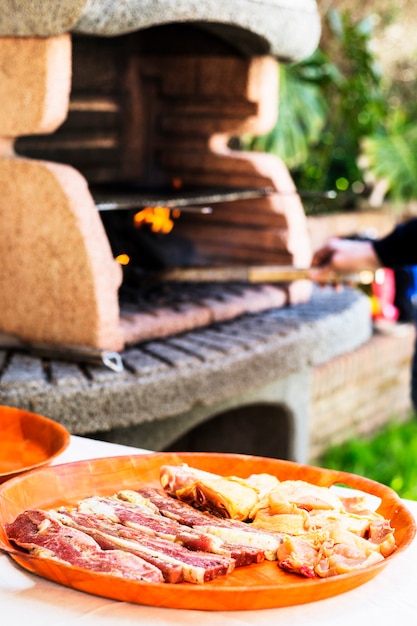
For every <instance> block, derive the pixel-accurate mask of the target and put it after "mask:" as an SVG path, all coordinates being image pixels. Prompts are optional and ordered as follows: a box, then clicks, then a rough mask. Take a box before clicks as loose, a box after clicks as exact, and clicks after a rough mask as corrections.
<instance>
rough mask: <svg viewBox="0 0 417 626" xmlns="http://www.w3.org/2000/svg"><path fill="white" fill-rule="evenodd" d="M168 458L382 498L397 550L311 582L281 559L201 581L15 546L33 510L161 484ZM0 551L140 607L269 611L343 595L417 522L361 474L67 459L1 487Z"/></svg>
mask: <svg viewBox="0 0 417 626" xmlns="http://www.w3.org/2000/svg"><path fill="white" fill-rule="evenodd" d="M164 463H168V464H179V463H188V464H189V465H190V466H192V467H196V468H200V469H204V470H207V471H211V472H215V473H218V474H223V475H225V476H230V475H234V476H241V477H243V478H246V477H248V476H249V475H250V474H254V473H262V472H265V473H269V474H273V475H275V476H277V477H278V478H279V479H280V480H305V481H308V482H311V483H313V484H316V485H321V486H324V487H330V486H331V485H334V484H344V485H347V486H349V487H353V488H355V489H359V490H361V491H363V492H365V493H369V494H372V495H374V496H377V497H378V498H380V500H381V505H380V507H379V509H378V510H379V512H380V513H381V514H382V515H384V517H386V518H388V519H390V520H391V525H392V526H393V528H394V529H395V537H396V542H397V549H396V551H395V552H394V553H393V554H392V555H391V556H389V557H388V558H387V559H385V560H384V561H383V562H381V563H377V564H375V565H372V566H370V567H367V568H365V569H361V570H357V571H354V572H350V573H348V574H342V575H340V576H335V577H332V578H326V579H320V578H317V579H306V578H302V577H300V576H297V575H295V574H290V573H288V572H285V571H283V570H281V569H279V567H278V566H277V564H276V562H264V563H261V564H256V565H250V566H248V567H241V568H238V569H236V570H235V571H234V572H233V573H232V574H229V575H228V576H224V577H222V578H219V579H217V580H214V581H212V582H209V583H206V584H203V585H193V584H190V583H180V584H176V585H174V584H168V583H165V584H152V583H140V582H132V581H127V580H122V579H118V578H116V577H112V576H108V575H105V574H100V573H92V572H88V571H86V570H83V569H80V568H76V567H73V566H70V565H65V564H61V563H55V562H53V561H48V560H45V559H39V558H36V557H33V556H31V555H28V554H24V553H23V552H19V551H17V550H15V549H13V547H12V546H11V544H10V543H9V541H8V539H7V537H6V534H5V532H4V524H7V523H9V522H11V521H13V520H14V519H15V518H16V517H17V515H19V513H21V512H23V511H24V510H25V509H29V508H35V507H38V508H46V507H52V506H57V505H58V504H66V503H71V502H73V503H74V502H76V501H78V500H80V499H82V498H85V497H87V496H91V495H110V494H113V493H115V492H116V491H118V490H120V489H127V488H129V489H135V488H139V487H141V486H144V485H153V486H157V487H159V486H160V483H159V468H160V466H161V465H163V464H164ZM0 525H1V526H0V549H3V550H5V551H7V552H9V553H10V556H11V558H13V559H14V560H15V561H16V562H17V563H18V564H20V565H21V566H22V567H24V568H25V569H27V570H29V571H30V572H33V573H35V574H38V575H39V576H43V577H44V578H47V579H50V580H52V581H55V582H57V583H60V584H62V585H66V586H68V587H72V588H73V589H79V590H81V591H84V592H87V593H92V594H96V595H99V596H104V597H107V598H112V599H115V600H123V601H127V602H134V603H138V604H146V605H150V606H158V607H171V608H181V609H202V610H222V611H225V610H236V611H237V610H246V609H252V610H253V609H265V608H276V607H281V606H289V605H295V604H303V603H306V602H312V601H316V600H320V599H323V598H328V597H331V596H335V595H338V594H340V593H344V592H345V591H348V590H350V589H353V588H355V587H358V586H359V585H361V584H363V583H365V582H367V581H368V580H370V579H372V578H373V577H374V576H376V575H377V574H378V573H379V572H380V571H381V570H382V569H383V568H384V567H386V566H389V563H390V561H391V560H392V559H393V558H395V557H396V555H398V554H399V553H400V552H401V551H403V550H404V549H405V548H407V546H408V545H409V544H410V543H411V541H412V540H413V538H414V536H415V533H416V524H415V521H414V518H413V516H412V515H411V513H410V512H409V511H408V509H407V508H406V507H405V506H404V505H403V503H402V501H401V500H400V498H399V497H398V496H397V495H396V494H395V492H394V491H392V490H391V489H390V488H389V487H386V486H384V485H381V484H380V483H377V482H374V481H371V480H369V479H366V478H362V477H360V476H356V475H355V474H348V473H344V472H337V471H334V470H328V469H322V468H318V467H313V466H306V465H300V464H298V463H293V462H291V461H283V460H279V459H269V458H263V457H255V456H246V455H237V454H217V453H172V454H166V453H154V454H146V455H137V456H128V457H125V456H123V457H111V458H104V459H94V460H91V461H80V462H77V463H68V464H65V465H58V466H55V467H47V468H45V469H40V470H36V471H34V472H31V473H29V474H24V475H22V476H19V477H17V478H14V479H12V480H10V481H8V482H6V483H4V484H3V485H1V487H0Z"/></svg>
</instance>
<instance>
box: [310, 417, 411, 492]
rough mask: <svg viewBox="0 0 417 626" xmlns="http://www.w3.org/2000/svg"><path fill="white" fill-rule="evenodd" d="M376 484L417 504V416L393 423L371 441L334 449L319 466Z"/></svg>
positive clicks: (363, 439) (364, 440) (326, 454)
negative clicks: (357, 475)
mask: <svg viewBox="0 0 417 626" xmlns="http://www.w3.org/2000/svg"><path fill="white" fill-rule="evenodd" d="M317 464H318V465H321V466H322V467H329V468H333V469H339V470H344V471H347V472H351V473H353V474H359V475H361V476H366V477H367V478H371V479H373V480H377V481H378V482H380V483H383V484H384V485H388V486H389V487H391V488H392V489H394V490H395V491H396V492H397V493H398V495H400V496H401V497H402V498H407V499H409V500H417V416H415V415H414V416H412V417H411V418H410V419H409V420H408V421H406V422H402V423H398V422H395V421H393V422H390V423H389V424H387V426H385V427H384V428H383V430H381V431H380V432H379V433H378V434H376V435H375V436H373V437H372V438H369V439H367V438H364V437H362V438H355V439H351V440H350V441H347V442H346V443H344V444H341V445H338V446H333V447H331V448H330V449H329V450H327V452H326V453H325V454H323V455H322V456H321V457H320V459H319V461H318V463H317Z"/></svg>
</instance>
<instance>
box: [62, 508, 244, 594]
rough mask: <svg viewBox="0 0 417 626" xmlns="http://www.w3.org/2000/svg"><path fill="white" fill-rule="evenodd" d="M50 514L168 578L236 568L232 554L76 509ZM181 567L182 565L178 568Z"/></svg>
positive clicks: (190, 578) (193, 578)
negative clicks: (190, 547) (198, 549)
mask: <svg viewBox="0 0 417 626" xmlns="http://www.w3.org/2000/svg"><path fill="white" fill-rule="evenodd" d="M51 515H53V516H54V517H56V518H57V519H59V521H60V522H61V523H62V524H64V525H66V526H68V527H70V528H76V529H78V530H80V531H82V532H83V533H86V534H88V535H91V537H93V539H94V540H95V541H96V542H97V543H98V544H99V545H100V546H101V547H102V548H103V549H105V550H108V549H115V548H116V549H121V550H126V551H128V552H130V553H132V554H135V555H137V556H139V557H141V558H142V559H144V560H146V561H149V562H150V563H152V565H154V566H156V567H158V568H159V569H161V571H162V573H163V575H164V579H165V580H166V582H174V583H176V582H182V581H186V582H190V583H205V582H208V581H210V580H214V579H215V578H219V577H220V576H224V575H226V574H229V573H230V572H231V571H233V569H234V566H235V563H234V560H233V559H232V558H228V557H224V556H218V555H213V554H208V553H205V552H192V551H191V550H187V548H184V547H183V546H181V545H179V544H176V543H174V542H172V541H169V540H167V539H163V538H161V537H157V536H155V535H150V534H148V533H144V532H142V531H141V530H137V529H134V528H130V527H126V526H124V525H123V524H120V523H117V522H113V521H111V520H110V519H105V518H104V516H95V515H91V514H87V513H80V512H79V511H76V510H71V509H68V510H65V509H60V510H59V511H53V512H51ZM179 568H181V569H180V570H179Z"/></svg>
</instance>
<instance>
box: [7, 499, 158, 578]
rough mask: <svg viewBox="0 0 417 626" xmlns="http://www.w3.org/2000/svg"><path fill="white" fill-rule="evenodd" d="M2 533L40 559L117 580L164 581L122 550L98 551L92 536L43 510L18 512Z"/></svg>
mask: <svg viewBox="0 0 417 626" xmlns="http://www.w3.org/2000/svg"><path fill="white" fill-rule="evenodd" d="M6 532H7V535H8V537H9V539H10V540H11V541H13V542H14V543H15V544H16V545H18V546H20V547H21V548H24V549H25V550H28V551H29V552H30V553H31V554H34V555H37V556H40V557H44V558H50V559H54V560H55V561H59V562H64V563H69V564H70V565H74V566H76V567H82V568H84V569H87V570H93V571H95V572H101V573H106V574H111V575H112V576H118V577H120V578H126V579H130V580H137V581H144V582H153V583H156V582H157V583H158V582H159V583H160V582H164V578H163V576H162V574H161V572H160V570H159V569H158V568H157V567H155V566H153V565H151V564H150V563H148V562H146V561H144V560H143V559H141V558H139V557H137V556H135V555H134V554H129V553H128V552H124V551H122V550H102V549H101V548H100V546H99V545H98V543H97V542H96V541H94V539H93V538H92V537H90V536H88V535H86V534H84V533H82V532H80V531H79V530H76V529H74V528H71V529H69V528H67V527H66V526H64V525H63V524H61V523H60V522H59V521H58V520H57V519H55V518H54V517H53V515H51V514H49V513H47V512H45V511H41V510H37V509H36V510H32V511H25V512H24V513H21V514H20V515H19V516H18V517H17V518H16V519H15V521H14V522H13V523H11V524H7V526H6Z"/></svg>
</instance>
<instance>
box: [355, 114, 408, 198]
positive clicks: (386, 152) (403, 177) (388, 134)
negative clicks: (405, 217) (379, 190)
mask: <svg viewBox="0 0 417 626" xmlns="http://www.w3.org/2000/svg"><path fill="white" fill-rule="evenodd" d="M362 160H363V163H364V164H366V169H367V170H368V172H371V173H372V175H373V177H374V178H375V179H376V180H381V179H382V180H384V181H385V182H386V184H387V191H388V192H389V193H390V196H391V199H392V200H394V201H401V200H410V199H412V198H417V176H416V173H417V125H416V124H415V122H414V121H410V120H408V119H407V118H405V116H404V115H401V116H400V115H397V116H395V119H394V120H393V122H392V123H391V126H390V127H389V128H388V129H386V130H384V131H380V132H379V133H375V134H374V135H370V136H369V137H366V138H365V139H364V141H363V143H362Z"/></svg>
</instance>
